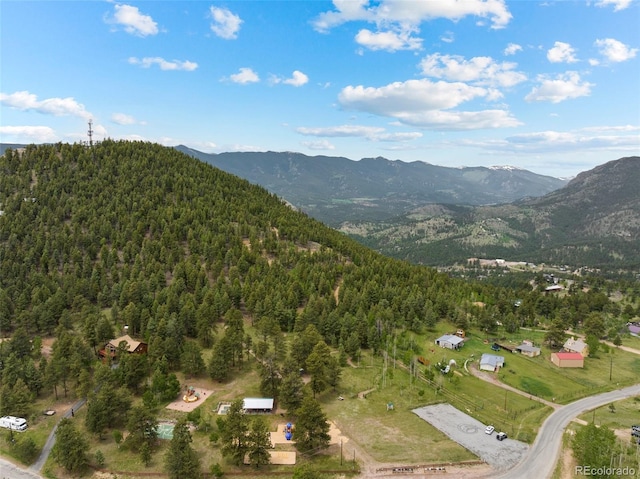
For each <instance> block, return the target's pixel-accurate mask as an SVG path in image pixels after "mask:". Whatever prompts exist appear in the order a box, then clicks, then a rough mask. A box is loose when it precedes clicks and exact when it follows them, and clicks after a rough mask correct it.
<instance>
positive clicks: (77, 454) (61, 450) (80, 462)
mask: <svg viewBox="0 0 640 479" xmlns="http://www.w3.org/2000/svg"><path fill="white" fill-rule="evenodd" d="M88 451H89V443H88V442H87V440H86V439H85V438H84V436H83V435H82V433H81V432H80V431H78V430H77V429H76V427H75V425H74V423H73V422H72V421H71V419H68V418H64V419H62V420H61V421H60V423H59V424H58V429H57V430H56V443H55V444H54V446H53V449H52V451H51V453H52V455H53V458H54V459H55V461H56V462H57V463H58V464H59V465H60V466H62V467H64V468H65V469H66V470H67V471H69V472H73V473H79V472H81V471H82V470H83V469H84V468H85V467H86V465H87V464H88V462H89V460H88V458H87V452H88Z"/></svg>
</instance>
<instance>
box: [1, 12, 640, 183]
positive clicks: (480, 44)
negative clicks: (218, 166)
mask: <svg viewBox="0 0 640 479" xmlns="http://www.w3.org/2000/svg"><path fill="white" fill-rule="evenodd" d="M638 25H640V2H639V1H638V0H581V1H576V2H573V1H545V2H542V1H533V0H531V1H529V0H519V1H503V0H411V1H405V0H393V1H391V0H378V1H375V2H373V1H371V2H370V1H366V0H336V1H334V2H325V1H304V0H302V1H295V0H289V1H271V0H262V1H226V2H211V1H139V2H123V3H120V2H112V1H61V2H59V1H40V2H31V1H12V0H2V1H0V27H1V30H0V32H1V33H0V35H1V36H0V40H1V42H0V80H1V81H0V141H2V142H4V143H42V142H57V141H62V142H76V141H86V140H87V134H86V132H87V129H88V121H89V120H92V124H93V130H94V139H95V140H101V139H104V138H107V137H108V138H114V139H134V140H144V141H153V142H158V143H162V144H164V145H168V146H173V145H178V144H184V145H187V146H189V147H192V148H195V149H197V150H201V151H205V152H209V153H220V152H226V151H269V150H270V151H296V152H301V153H304V154H307V155H312V156H315V155H328V156H345V157H347V158H350V159H353V160H359V159H361V158H364V157H377V156H383V157H385V158H388V159H391V160H402V161H418V160H419V161H426V162H429V163H432V164H436V165H442V166H453V167H456V166H479V165H481V166H493V165H512V166H517V167H521V168H526V169H528V170H531V171H534V172H536V173H540V174H547V175H551V176H556V177H562V176H573V175H576V174H578V173H579V172H581V171H585V170H589V169H591V168H593V167H594V166H597V165H600V164H603V163H606V162H607V161H610V160H615V159H618V158H620V157H623V156H630V155H640V28H639V27H638Z"/></svg>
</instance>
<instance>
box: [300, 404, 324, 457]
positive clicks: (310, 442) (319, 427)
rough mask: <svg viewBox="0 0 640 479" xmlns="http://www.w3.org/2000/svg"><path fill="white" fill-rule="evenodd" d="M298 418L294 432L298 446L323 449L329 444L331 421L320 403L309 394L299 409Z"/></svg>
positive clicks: (301, 448)
mask: <svg viewBox="0 0 640 479" xmlns="http://www.w3.org/2000/svg"><path fill="white" fill-rule="evenodd" d="M297 416H298V420H297V421H296V428H295V431H294V432H293V439H294V440H295V441H296V447H297V448H298V449H299V450H300V451H302V452H306V451H311V450H313V449H322V448H326V447H328V446H329V441H330V440H331V437H330V436H329V428H330V426H329V422H328V421H327V416H326V414H325V413H324V412H323V411H322V408H321V407H320V403H319V402H318V401H316V400H315V399H314V398H313V397H311V396H307V397H305V398H304V399H303V401H302V406H300V409H298V411H297Z"/></svg>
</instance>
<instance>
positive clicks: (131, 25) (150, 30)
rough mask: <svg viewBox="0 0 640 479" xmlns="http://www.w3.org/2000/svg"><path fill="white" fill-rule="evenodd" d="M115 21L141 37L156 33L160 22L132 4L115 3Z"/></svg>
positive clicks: (127, 30) (128, 31)
mask: <svg viewBox="0 0 640 479" xmlns="http://www.w3.org/2000/svg"><path fill="white" fill-rule="evenodd" d="M114 10H115V11H114V14H113V21H114V23H116V24H118V25H122V26H123V27H124V30H125V32H127V33H130V34H132V35H137V36H139V37H146V36H148V35H156V34H157V33H158V24H157V23H156V22H154V21H153V18H151V17H150V16H149V15H143V14H142V13H140V10H138V7H132V6H131V5H115V6H114Z"/></svg>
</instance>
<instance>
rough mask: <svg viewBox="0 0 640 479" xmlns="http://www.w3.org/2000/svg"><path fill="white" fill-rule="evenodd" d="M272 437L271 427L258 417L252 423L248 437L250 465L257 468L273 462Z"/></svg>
mask: <svg viewBox="0 0 640 479" xmlns="http://www.w3.org/2000/svg"><path fill="white" fill-rule="evenodd" d="M269 449H271V435H270V434H269V426H268V425H267V423H266V421H265V420H264V419H263V418H261V417H256V418H255V419H254V420H253V421H252V422H251V431H249V437H248V451H249V463H250V464H251V465H253V466H255V467H257V468H259V467H260V466H263V465H265V464H269V463H270V462H271V454H269Z"/></svg>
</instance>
